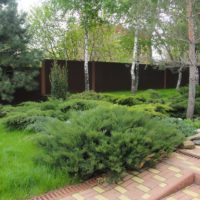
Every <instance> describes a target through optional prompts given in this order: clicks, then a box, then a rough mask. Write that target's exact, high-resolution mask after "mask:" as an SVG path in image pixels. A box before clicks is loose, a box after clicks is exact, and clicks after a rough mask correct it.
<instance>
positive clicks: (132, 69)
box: [131, 29, 138, 94]
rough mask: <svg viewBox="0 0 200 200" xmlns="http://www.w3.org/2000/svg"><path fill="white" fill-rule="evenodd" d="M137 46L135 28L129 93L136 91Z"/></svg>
mask: <svg viewBox="0 0 200 200" xmlns="http://www.w3.org/2000/svg"><path fill="white" fill-rule="evenodd" d="M137 48H138V30H137V29H136V31H135V39H134V48H133V61H132V66H131V93H132V94H135V92H136V87H135V85H136V84H135V83H136V82H135V81H136V75H135V67H136V57H137Z"/></svg>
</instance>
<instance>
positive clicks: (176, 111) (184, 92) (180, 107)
mask: <svg viewBox="0 0 200 200" xmlns="http://www.w3.org/2000/svg"><path fill="white" fill-rule="evenodd" d="M188 91H189V89H188V87H182V88H180V89H179V90H178V93H177V94H176V95H174V96H173V97H171V98H169V99H168V101H169V102H170V105H171V107H172V108H173V110H172V111H170V115H171V116H172V117H181V118H185V117H186V109H187V103H188V99H187V98H188ZM196 97H197V98H196V101H195V110H194V115H195V116H197V117H198V116H199V115H200V86H197V89H196Z"/></svg>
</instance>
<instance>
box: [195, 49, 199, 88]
mask: <svg viewBox="0 0 200 200" xmlns="http://www.w3.org/2000/svg"><path fill="white" fill-rule="evenodd" d="M195 55H196V60H197V63H198V50H197V48H196V47H195ZM196 85H199V69H198V64H197V68H196Z"/></svg>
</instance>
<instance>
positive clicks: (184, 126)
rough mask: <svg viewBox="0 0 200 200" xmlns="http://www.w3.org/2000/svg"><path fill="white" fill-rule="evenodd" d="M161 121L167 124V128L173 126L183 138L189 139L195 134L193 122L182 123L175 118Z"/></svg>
mask: <svg viewBox="0 0 200 200" xmlns="http://www.w3.org/2000/svg"><path fill="white" fill-rule="evenodd" d="M162 120H163V121H165V122H167V123H168V124H169V126H171V125H172V126H174V125H175V126H176V127H177V128H178V129H179V130H180V131H181V132H182V134H183V135H184V136H185V137H189V136H192V135H195V134H196V131H195V130H196V129H195V126H194V125H193V122H192V121H191V120H188V121H183V120H180V119H177V118H163V119H162ZM189 121H190V123H189Z"/></svg>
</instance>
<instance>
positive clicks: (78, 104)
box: [2, 99, 112, 132]
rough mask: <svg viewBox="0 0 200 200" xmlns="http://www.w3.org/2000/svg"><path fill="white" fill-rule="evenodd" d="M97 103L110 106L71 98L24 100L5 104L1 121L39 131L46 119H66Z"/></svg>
mask: <svg viewBox="0 0 200 200" xmlns="http://www.w3.org/2000/svg"><path fill="white" fill-rule="evenodd" d="M99 105H104V106H107V107H109V106H112V104H110V103H108V102H104V101H103V102H101V101H94V100H84V99H72V100H69V101H63V100H58V99H49V100H48V101H46V102H40V103H36V102H26V103H23V104H20V105H18V106H15V107H14V106H7V107H5V108H4V109H3V110H2V112H3V113H7V114H6V116H5V117H4V119H3V123H4V124H5V125H6V127H8V128H10V129H19V130H24V129H25V130H31V131H34V132H39V131H43V130H44V128H43V127H44V124H46V123H47V122H48V121H53V120H61V121H66V120H68V119H69V118H70V116H71V114H72V112H73V111H85V110H89V109H93V108H96V107H98V106H99Z"/></svg>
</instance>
